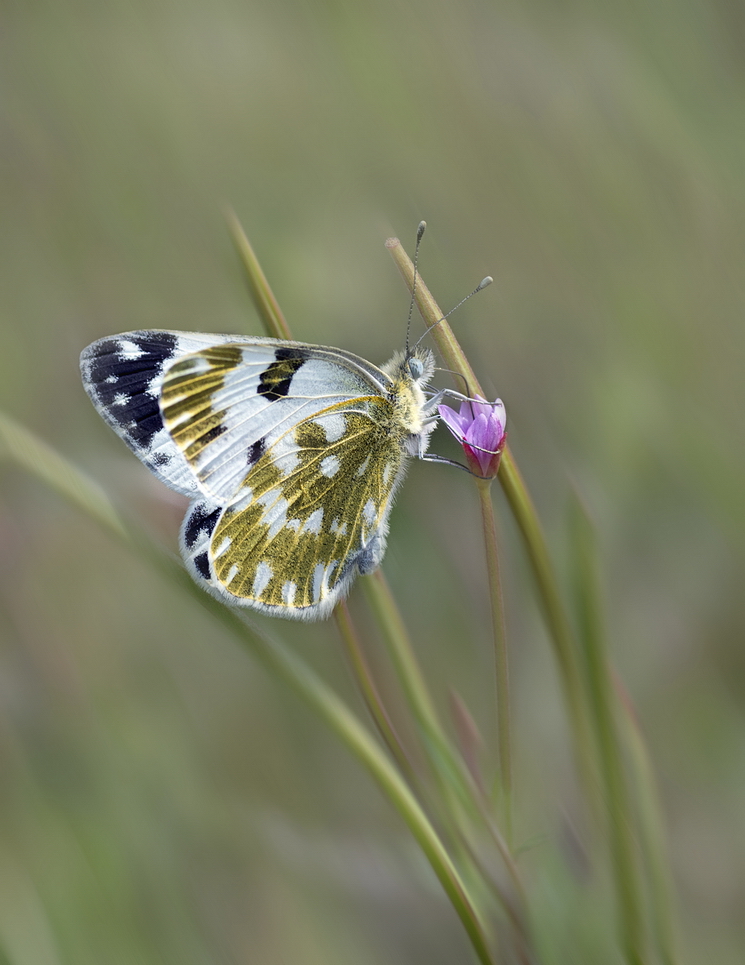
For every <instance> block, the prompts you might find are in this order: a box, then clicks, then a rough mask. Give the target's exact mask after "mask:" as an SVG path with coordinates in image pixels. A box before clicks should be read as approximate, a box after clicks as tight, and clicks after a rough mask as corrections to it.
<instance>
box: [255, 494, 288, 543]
mask: <svg viewBox="0 0 745 965" xmlns="http://www.w3.org/2000/svg"><path fill="white" fill-rule="evenodd" d="M289 505H290V504H289V503H288V502H287V500H286V499H284V498H282V499H278V500H277V502H276V503H275V504H274V505H273V506H272V507H271V509H269V510H267V513H266V515H265V516H264V519H263V520H262V522H263V523H268V524H269V530H268V532H267V534H266V538H267V539H274V537H275V536H276V535H277V533H279V532H280V531H281V530H283V529H284V528H285V526H286V525H287V507H288V506H289Z"/></svg>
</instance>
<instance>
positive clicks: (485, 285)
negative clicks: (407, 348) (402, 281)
mask: <svg viewBox="0 0 745 965" xmlns="http://www.w3.org/2000/svg"><path fill="white" fill-rule="evenodd" d="M414 277H415V279H416V275H415V276H414ZM493 281H494V279H493V278H492V276H491V275H487V276H486V278H482V279H481V281H480V282H479V283H478V285H477V286H476V287H475V288H474V290H473V291H472V292H469V293H468V294H467V295H466V297H465V298H461V300H460V301H459V302H458V304H457V305H454V306H453V307H452V308H451V309H450V311H449V312H448V313H447V315H443V316H442V318H438V319H437V321H436V322H434V323H433V324H432V325H430V326H429V327H428V328H427V331H426V332H424V334H423V335H421V336H420V337H419V338H418V339H417V340H416V342H415V343H414V348H416V347H417V345H418V344H419V343H420V342H421V341H422V339H423V338H426V337H427V335H429V333H430V332H431V331H432V329H433V328H435V327H436V326H437V325H439V324H440V322H444V321H445V319H446V318H450V316H451V315H452V314H453V312H454V311H456V310H457V309H459V308H460V306H461V305H462V304H463V303H464V302H467V301H468V299H469V298H473V296H474V295H475V294H476V293H477V292H480V291H483V290H484V289H485V288H488V287H489V285H491V283H492V282H493ZM408 342H409V340H408V338H407V339H406V343H407V345H408ZM412 351H413V349H412Z"/></svg>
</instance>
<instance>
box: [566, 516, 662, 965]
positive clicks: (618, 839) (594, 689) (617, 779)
mask: <svg viewBox="0 0 745 965" xmlns="http://www.w3.org/2000/svg"><path fill="white" fill-rule="evenodd" d="M573 530H574V548H575V593H576V597H577V612H578V618H579V619H578V622H579V626H580V635H579V636H580V641H581V642H582V644H583V646H584V656H585V665H586V668H587V690H588V697H589V705H590V711H591V713H592V716H593V725H594V731H595V735H596V738H597V743H598V763H599V769H600V775H601V779H602V782H603V790H604V799H605V804H606V808H607V819H608V820H607V824H608V831H607V834H608V843H609V846H610V854H611V867H612V869H613V877H614V883H615V891H616V903H617V908H618V932H619V939H620V943H621V947H622V948H623V950H624V954H625V957H626V961H627V962H628V963H629V965H643V962H644V961H645V956H644V944H645V943H644V927H643V920H642V913H641V906H640V898H639V896H640V889H639V880H638V869H637V866H636V846H635V842H634V836H633V834H632V830H631V824H630V815H631V802H630V800H629V792H628V786H627V782H626V776H625V774H624V768H623V760H622V755H621V746H620V741H619V735H618V715H617V702H616V695H615V692H614V689H613V684H612V679H611V672H610V667H609V665H608V655H607V651H606V645H605V635H604V633H603V619H602V615H601V604H600V587H599V586H598V580H597V567H596V566H595V560H594V552H593V536H592V530H591V526H590V522H589V520H588V519H587V516H586V515H585V514H584V512H583V511H582V509H581V508H580V507H579V505H576V511H575V513H574V527H573Z"/></svg>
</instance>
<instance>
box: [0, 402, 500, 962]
mask: <svg viewBox="0 0 745 965" xmlns="http://www.w3.org/2000/svg"><path fill="white" fill-rule="evenodd" d="M6 454H7V455H8V456H10V457H11V458H12V459H13V460H14V461H16V462H18V463H19V464H20V465H21V466H22V467H23V468H25V469H28V470H30V471H31V472H33V473H35V474H36V475H37V476H39V477H40V478H41V479H43V480H44V481H45V482H46V483H47V484H49V485H50V486H52V487H54V488H55V489H56V490H57V491H58V492H60V493H61V494H62V495H63V496H65V497H66V498H67V499H69V500H71V501H72V502H74V503H75V504H76V505H77V506H78V507H80V508H82V509H84V510H86V511H87V512H88V513H89V515H91V516H92V517H93V518H94V519H96V520H97V521H98V522H99V523H102V524H103V525H104V526H105V527H106V528H107V529H108V531H109V532H111V533H113V534H114V535H115V536H117V537H118V538H119V539H122V540H123V541H124V542H125V543H126V544H127V545H128V546H130V547H132V548H135V549H137V551H138V552H139V553H140V554H141V555H142V556H143V557H145V558H146V559H147V560H148V561H149V562H150V563H151V564H152V565H153V566H154V568H156V569H157V570H158V571H159V572H161V573H162V574H163V575H164V576H166V577H168V578H169V579H170V580H171V581H172V582H174V583H175V584H176V585H178V586H179V587H181V589H183V590H185V591H186V592H187V593H188V595H189V596H190V597H191V598H192V599H195V600H197V601H198V602H199V603H200V604H201V605H202V606H203V607H204V608H205V609H206V610H207V611H208V612H209V613H210V614H211V615H212V616H213V617H214V618H215V619H216V620H217V621H218V622H219V623H221V624H222V625H223V626H224V627H225V628H226V629H227V630H229V631H230V632H231V633H232V634H233V635H234V636H235V637H237V638H238V639H239V640H240V641H241V643H242V644H243V645H245V646H247V647H248V648H249V649H250V650H251V652H252V653H253V655H254V657H256V658H257V659H258V660H259V661H260V662H261V663H262V664H263V665H264V666H265V667H266V668H267V669H268V670H269V671H270V672H271V673H272V674H273V675H274V676H276V677H277V678H279V679H280V680H282V681H283V682H284V683H285V684H287V685H288V686H289V687H290V688H291V689H293V690H294V691H295V692H296V693H297V694H299V695H300V696H301V697H302V698H303V699H304V700H305V701H306V702H307V703H308V704H309V705H310V706H311V707H313V709H314V710H315V711H316V712H317V713H318V714H319V716H320V717H322V718H323V719H324V720H325V721H326V723H327V724H328V725H329V726H330V727H331V729H332V730H333V731H334V733H336V735H337V736H338V737H339V739H340V740H341V741H342V742H343V743H344V744H346V746H347V747H348V748H349V750H350V751H351V752H352V753H353V754H354V756H355V757H357V759H358V760H359V761H360V762H361V763H362V764H363V765H364V767H365V768H366V769H367V770H368V772H369V773H370V774H371V775H372V777H373V778H374V779H375V780H376V781H377V783H378V785H379V786H380V788H381V789H382V790H383V792H384V793H385V794H386V796H387V797H388V799H389V800H390V801H391V803H392V804H393V806H394V807H395V808H396V810H397V811H398V812H399V814H400V815H401V817H402V818H403V819H404V821H405V823H406V824H407V826H408V828H409V830H410V832H411V834H412V835H413V837H414V839H415V840H416V841H417V843H418V844H419V846H420V847H421V849H422V851H423V852H424V854H425V856H426V858H427V860H428V861H429V863H430V865H431V867H432V869H433V871H434V873H435V875H436V876H437V878H438V879H439V881H440V883H441V885H442V887H443V889H444V891H445V893H446V894H447V896H448V898H449V899H450V902H451V903H452V905H453V907H454V908H455V911H456V913H457V914H458V917H459V918H460V919H461V922H462V923H463V927H464V928H465V930H466V933H467V934H468V936H469V939H470V941H471V944H472V946H473V949H474V951H475V953H476V955H477V957H478V960H479V961H480V962H481V963H482V965H495V962H494V959H493V957H492V955H491V953H490V951H489V947H488V942H487V938H486V933H485V930H484V926H483V924H482V922H481V920H480V918H479V915H478V913H477V911H476V906H475V904H474V902H473V901H472V899H471V897H470V896H469V893H468V890H467V888H466V887H465V885H464V883H463V881H462V879H461V877H460V875H459V874H458V871H457V869H456V867H455V865H454V864H453V862H452V860H451V859H450V856H449V855H448V853H447V851H446V850H445V848H444V846H443V844H442V842H441V841H440V838H439V837H438V835H437V832H436V831H435V829H434V828H433V827H432V825H431V823H430V821H429V820H428V818H427V816H426V814H425V813H424V811H423V810H422V809H421V807H420V806H419V804H418V802H417V801H416V798H415V797H414V796H413V794H412V793H411V791H410V790H409V788H408V787H407V785H406V783H405V782H404V780H403V779H402V777H401V775H400V774H399V773H398V771H397V770H396V768H395V767H394V766H393V764H392V763H391V762H390V761H389V760H388V758H387V757H386V755H385V754H384V753H383V751H382V749H381V748H380V747H379V746H378V744H377V743H376V741H375V740H374V739H373V738H372V736H371V735H370V733H369V732H368V731H367V729H366V728H365V727H364V726H363V724H362V723H361V722H360V721H359V720H358V719H357V717H356V716H355V715H354V714H353V713H352V712H351V711H350V710H349V708H348V707H347V706H346V705H345V704H344V702H343V701H342V700H341V699H340V698H339V697H338V696H337V695H336V694H335V693H334V692H333V691H332V690H331V689H330V688H329V687H328V686H327V685H326V684H325V683H324V682H323V681H322V680H321V679H320V677H318V676H317V675H316V674H315V673H314V671H312V670H311V668H310V667H309V666H308V665H307V664H305V663H304V662H303V661H302V660H301V659H300V658H299V657H298V656H297V655H296V654H294V653H293V652H292V651H291V650H289V649H288V648H287V647H285V646H284V645H283V644H282V643H281V642H280V641H279V640H277V639H276V638H273V637H270V636H269V635H268V634H266V633H265V632H263V631H261V630H259V629H258V628H257V627H254V626H252V625H251V624H249V622H248V620H246V619H244V618H243V617H242V616H240V615H239V614H238V613H237V612H236V611H235V610H231V609H229V608H228V607H226V606H224V605H223V604H222V603H220V602H219V601H218V600H216V599H214V598H213V597H211V596H209V595H208V594H206V593H204V592H202V591H201V590H199V589H198V588H197V587H196V586H195V584H194V582H193V580H192V579H191V577H190V576H189V574H188V573H187V572H186V570H185V569H184V567H183V566H182V565H181V563H180V561H178V560H176V559H175V558H174V557H173V556H172V555H171V554H170V553H168V552H166V551H165V550H163V549H162V548H161V547H159V546H158V545H157V544H156V543H154V542H153V541H152V539H151V538H150V537H149V536H148V535H147V534H145V533H143V532H142V531H140V530H138V529H136V528H133V527H125V525H124V524H123V522H122V520H121V518H120V516H119V515H118V514H117V513H116V511H115V510H114V509H113V507H112V506H111V503H110V502H109V500H108V499H107V498H106V497H105V496H104V497H103V505H102V493H101V491H100V489H99V487H98V486H97V485H96V484H95V483H92V481H91V480H90V479H88V477H87V476H86V475H85V474H84V473H82V472H80V471H79V470H78V469H77V468H76V467H74V466H73V465H72V464H70V463H69V462H68V461H67V460H66V459H65V458H64V457H63V456H61V455H60V454H59V453H57V452H56V451H55V450H53V449H51V447H49V446H48V445H47V444H46V443H44V442H42V441H41V440H40V439H37V438H36V437H35V436H34V435H33V434H32V433H30V432H29V431H28V430H26V429H24V428H23V427H22V426H19V425H18V424H17V423H15V422H13V420H10V419H8V418H7V417H5V416H4V415H3V414H2V413H0V455H6Z"/></svg>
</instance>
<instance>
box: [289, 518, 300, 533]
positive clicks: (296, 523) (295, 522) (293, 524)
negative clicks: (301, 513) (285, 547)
mask: <svg viewBox="0 0 745 965" xmlns="http://www.w3.org/2000/svg"><path fill="white" fill-rule="evenodd" d="M287 528H288V529H294V530H295V532H296V533H297V531H298V530H299V529H300V520H299V519H288V520H287Z"/></svg>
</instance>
